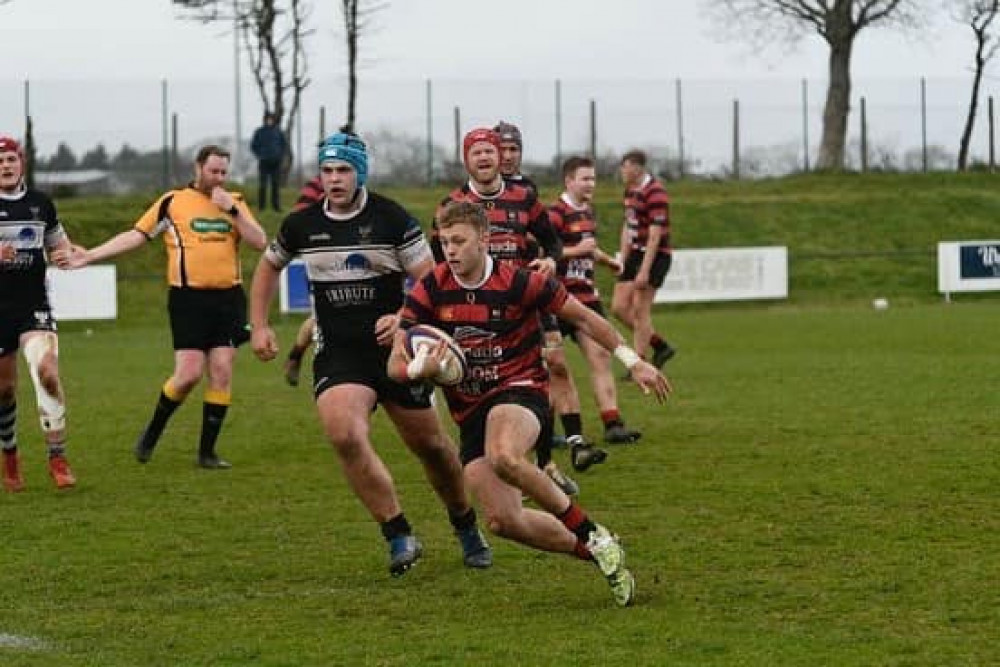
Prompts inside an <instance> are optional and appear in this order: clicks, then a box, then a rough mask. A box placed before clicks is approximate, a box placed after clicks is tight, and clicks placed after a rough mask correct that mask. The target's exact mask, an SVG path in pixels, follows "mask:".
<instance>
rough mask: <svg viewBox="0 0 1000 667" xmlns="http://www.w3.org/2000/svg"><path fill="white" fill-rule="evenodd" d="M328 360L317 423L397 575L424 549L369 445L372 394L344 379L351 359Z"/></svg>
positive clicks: (320, 364)
mask: <svg viewBox="0 0 1000 667" xmlns="http://www.w3.org/2000/svg"><path fill="white" fill-rule="evenodd" d="M333 357H334V355H333V354H324V355H322V356H321V358H319V359H317V368H318V369H319V368H323V369H324V372H323V376H325V377H328V378H330V379H329V381H328V382H327V383H325V384H323V385H321V386H319V387H317V390H316V391H317V397H316V409H317V410H318V412H319V419H320V423H321V424H322V426H323V431H324V433H325V434H326V437H327V440H329V441H330V444H331V445H332V446H333V451H334V453H335V454H336V456H337V460H338V462H339V463H340V469H341V470H342V471H343V473H344V477H345V479H346V480H347V483H348V485H349V486H350V487H351V490H352V491H353V492H354V495H355V496H356V497H357V498H358V500H360V501H361V504H362V505H364V506H365V509H366V510H368V513H369V514H370V515H371V517H372V518H373V519H375V521H376V522H378V524H379V527H380V529H381V532H382V536H383V537H384V538H385V540H386V542H387V543H388V545H389V572H390V573H391V574H392V575H394V576H399V575H401V574H403V573H404V572H406V571H407V570H408V569H410V567H412V566H413V564H414V563H416V561H417V559H419V558H420V556H421V554H422V552H423V547H422V546H421V545H420V542H419V541H417V539H416V537H415V536H414V535H413V528H412V527H411V526H410V523H409V521H407V519H406V516H405V515H404V514H403V509H402V506H401V505H400V502H399V497H398V496H397V495H396V487H395V484H394V483H393V480H392V475H391V474H390V473H389V469H388V468H387V467H386V466H385V463H383V461H382V459H381V458H379V456H378V454H376V452H375V448H374V447H373V446H372V442H371V435H370V434H371V424H370V423H369V419H370V415H371V412H372V410H373V409H374V408H375V405H376V401H377V394H376V393H375V390H374V389H373V388H371V387H370V386H366V385H364V384H360V383H355V382H351V381H350V380H346V379H344V378H346V377H349V376H351V375H353V374H355V373H356V372H357V370H356V368H355V367H352V366H353V364H354V362H356V361H357V360H356V359H342V360H339V359H334V358H333ZM338 362H340V364H341V365H340V366H338V365H337V364H338ZM345 366H346V368H345Z"/></svg>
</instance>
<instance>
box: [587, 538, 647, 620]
mask: <svg viewBox="0 0 1000 667" xmlns="http://www.w3.org/2000/svg"><path fill="white" fill-rule="evenodd" d="M587 550H588V551H589V552H590V555H591V556H592V557H593V558H594V563H595V564H596V565H597V569H599V570H600V571H601V574H603V575H604V578H605V579H607V581H608V585H609V586H611V594H612V595H613V596H614V598H615V603H616V604H618V606H620V607H627V606H629V605H631V604H632V601H633V600H634V599H635V577H633V576H632V573H631V572H630V571H629V570H628V568H626V567H625V549H624V548H622V545H621V542H620V541H619V540H618V537H617V536H615V535H612V534H611V533H610V532H609V531H608V529H607V528H605V527H604V526H601V525H598V526H597V528H596V530H593V531H591V533H590V539H588V540H587Z"/></svg>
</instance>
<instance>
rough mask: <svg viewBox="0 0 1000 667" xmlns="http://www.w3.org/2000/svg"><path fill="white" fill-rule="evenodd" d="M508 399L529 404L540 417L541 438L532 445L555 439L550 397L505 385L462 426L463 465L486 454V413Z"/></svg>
mask: <svg viewBox="0 0 1000 667" xmlns="http://www.w3.org/2000/svg"><path fill="white" fill-rule="evenodd" d="M506 403H512V404H514V405H520V406H522V407H525V408H528V409H529V410H531V412H532V413H534V415H535V417H536V418H537V419H538V423H539V424H541V426H542V428H541V430H540V431H539V432H538V440H536V441H535V443H534V444H533V445H532V447H533V448H534V447H538V445H539V443H541V442H551V441H552V409H551V407H550V404H549V397H548V396H546V395H545V394H542V393H539V392H537V391H532V390H530V389H504V390H502V391H499V392H497V393H496V394H494V395H493V396H490V397H489V398H487V399H486V400H485V401H483V402H482V403H481V404H480V405H479V407H477V408H476V409H475V411H474V412H473V413H472V414H471V415H469V416H468V418H466V420H465V421H464V422H462V425H461V426H460V427H459V434H460V439H461V450H460V451H459V458H461V460H462V465H463V466H464V465H468V464H469V463H471V462H473V461H475V460H476V459H479V458H482V457H483V456H485V455H486V417H487V416H488V415H489V413H490V410H492V409H493V408H494V407H496V406H498V405H503V404H506Z"/></svg>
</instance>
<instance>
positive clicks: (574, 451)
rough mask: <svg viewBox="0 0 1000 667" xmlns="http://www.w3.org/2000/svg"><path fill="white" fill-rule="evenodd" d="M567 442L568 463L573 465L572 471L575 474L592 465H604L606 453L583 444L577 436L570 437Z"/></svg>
mask: <svg viewBox="0 0 1000 667" xmlns="http://www.w3.org/2000/svg"><path fill="white" fill-rule="evenodd" d="M568 442H569V444H570V462H571V463H572V464H573V470H576V471H577V472H583V471H585V470H587V469H588V468H589V467H590V466H592V465H597V464H598V463H604V460H605V459H606V458H608V453H607V452H606V451H604V450H603V449H598V448H597V447H594V446H593V445H591V444H590V443H588V442H585V441H584V439H583V438H582V437H581V436H579V435H574V436H571V437H570V438H569V439H568Z"/></svg>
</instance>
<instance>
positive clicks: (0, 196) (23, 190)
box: [0, 179, 28, 201]
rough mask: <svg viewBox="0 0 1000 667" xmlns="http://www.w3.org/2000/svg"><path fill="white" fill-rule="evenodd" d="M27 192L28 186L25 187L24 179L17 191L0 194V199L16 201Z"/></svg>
mask: <svg viewBox="0 0 1000 667" xmlns="http://www.w3.org/2000/svg"><path fill="white" fill-rule="evenodd" d="M27 191H28V186H27V185H25V183H24V179H21V183H20V184H19V185H18V186H17V189H16V190H14V192H11V193H9V194H8V193H6V192H0V199H5V200H7V201H16V200H18V199H20V198H21V197H23V196H24V193H26V192H27Z"/></svg>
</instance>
